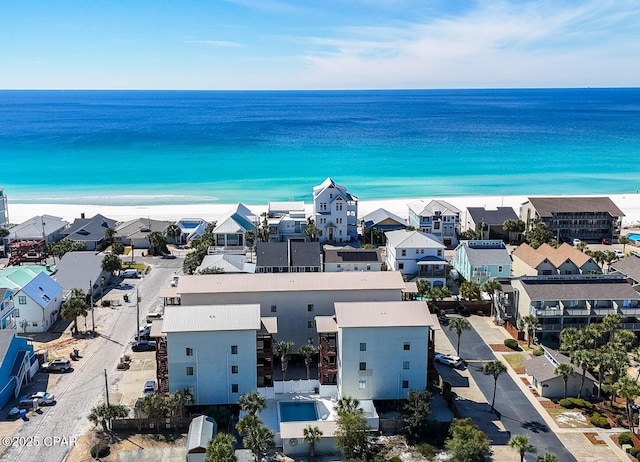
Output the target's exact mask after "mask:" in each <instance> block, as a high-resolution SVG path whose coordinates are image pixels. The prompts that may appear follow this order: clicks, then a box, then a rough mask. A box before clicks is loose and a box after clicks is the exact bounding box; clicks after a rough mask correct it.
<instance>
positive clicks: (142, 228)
mask: <svg viewBox="0 0 640 462" xmlns="http://www.w3.org/2000/svg"><path fill="white" fill-rule="evenodd" d="M171 224H172V222H171V221H162V220H154V219H149V218H135V219H133V220H129V221H127V222H125V223H121V224H119V225H118V226H117V228H116V237H120V238H126V239H144V238H146V237H148V236H149V234H151V233H152V232H156V231H157V232H160V233H164V232H165V231H166V230H167V228H168V227H169V225H171Z"/></svg>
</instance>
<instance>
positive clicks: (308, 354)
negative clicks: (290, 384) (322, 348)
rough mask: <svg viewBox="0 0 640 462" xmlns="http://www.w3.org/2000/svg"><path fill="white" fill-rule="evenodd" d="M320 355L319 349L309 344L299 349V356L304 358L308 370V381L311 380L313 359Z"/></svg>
mask: <svg viewBox="0 0 640 462" xmlns="http://www.w3.org/2000/svg"><path fill="white" fill-rule="evenodd" d="M316 353H318V347H316V346H314V345H311V344H310V343H307V344H305V345H302V346H301V347H300V348H299V349H298V354H299V355H300V356H302V357H303V358H304V365H305V366H306V368H307V380H309V378H310V375H311V374H310V372H309V368H310V367H311V363H312V362H313V357H314V356H315V355H316Z"/></svg>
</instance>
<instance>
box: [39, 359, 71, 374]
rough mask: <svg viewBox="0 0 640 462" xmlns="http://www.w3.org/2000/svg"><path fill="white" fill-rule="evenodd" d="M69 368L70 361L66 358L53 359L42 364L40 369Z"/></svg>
mask: <svg viewBox="0 0 640 462" xmlns="http://www.w3.org/2000/svg"><path fill="white" fill-rule="evenodd" d="M69 369H71V361H69V360H68V359H54V360H53V361H49V362H48V363H44V364H43V365H42V370H44V371H49V372H67V371H68V370H69Z"/></svg>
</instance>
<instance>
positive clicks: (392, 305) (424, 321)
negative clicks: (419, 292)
mask: <svg viewBox="0 0 640 462" xmlns="http://www.w3.org/2000/svg"><path fill="white" fill-rule="evenodd" d="M333 306H334V308H335V311H336V316H335V317H336V323H337V324H338V328H339V329H342V328H349V327H426V326H432V325H434V324H433V323H434V320H433V319H432V317H431V313H429V309H428V308H427V303H426V302H425V301H401V302H336V303H334V305H333Z"/></svg>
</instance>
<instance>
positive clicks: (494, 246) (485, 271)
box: [453, 240, 511, 284]
mask: <svg viewBox="0 0 640 462" xmlns="http://www.w3.org/2000/svg"><path fill="white" fill-rule="evenodd" d="M453 267H454V268H455V269H456V271H458V273H460V275H461V276H462V277H463V278H464V279H465V280H466V281H470V282H475V283H476V284H482V283H484V282H486V281H489V280H491V279H508V278H509V277H510V275H511V257H510V256H509V252H508V251H507V248H506V247H505V245H504V242H502V241H501V240H469V241H461V242H460V244H459V245H458V246H457V247H456V248H455V250H454V253H453Z"/></svg>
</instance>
